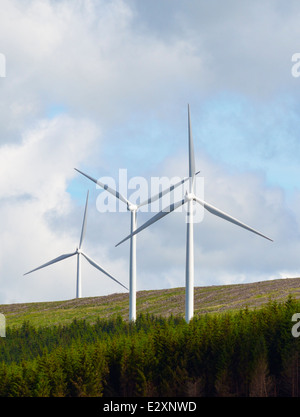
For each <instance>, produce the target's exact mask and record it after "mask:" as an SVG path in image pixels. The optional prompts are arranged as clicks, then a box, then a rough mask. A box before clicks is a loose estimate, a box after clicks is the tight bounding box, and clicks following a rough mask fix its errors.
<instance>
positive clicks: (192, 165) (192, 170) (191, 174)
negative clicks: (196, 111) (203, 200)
mask: <svg viewBox="0 0 300 417" xmlns="http://www.w3.org/2000/svg"><path fill="white" fill-rule="evenodd" d="M188 130H189V177H190V178H192V181H194V176H195V155H194V143H193V136H192V126H191V115H190V105H189V104H188Z"/></svg>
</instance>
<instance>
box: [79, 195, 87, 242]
mask: <svg viewBox="0 0 300 417" xmlns="http://www.w3.org/2000/svg"><path fill="white" fill-rule="evenodd" d="M88 200H89V191H88V192H87V196H86V202H85V209H84V216H83V222H82V229H81V236H80V242H79V249H80V248H81V245H82V242H83V239H84V236H85V230H86V213H87V207H88Z"/></svg>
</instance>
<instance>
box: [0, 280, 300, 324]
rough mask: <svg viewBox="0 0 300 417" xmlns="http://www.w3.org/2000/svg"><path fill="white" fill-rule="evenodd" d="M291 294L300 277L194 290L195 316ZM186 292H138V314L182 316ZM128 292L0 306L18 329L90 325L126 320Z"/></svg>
mask: <svg viewBox="0 0 300 417" xmlns="http://www.w3.org/2000/svg"><path fill="white" fill-rule="evenodd" d="M289 294H291V295H292V296H293V297H294V298H296V299H300V278H287V279H276V280H270V281H262V282H256V283H250V284H236V285H221V286H208V287H195V314H196V315H199V314H205V313H219V312H224V311H226V310H239V309H241V308H244V307H246V306H247V307H248V308H249V309H253V308H256V307H259V306H261V305H262V304H265V303H267V302H268V301H269V300H277V301H284V300H285V299H286V298H287V297H288V295H289ZM184 306H185V289H184V288H173V289H166V290H151V291H139V292H137V314H139V313H150V314H155V315H161V316H164V317H167V316H170V315H171V314H173V315H180V316H182V317H184V308H185V307H184ZM128 311H129V297H128V294H127V293H121V294H112V295H108V296H102V297H87V298H81V299H72V300H66V301H54V302H40V303H26V304H21V303H20V304H10V305H0V312H1V313H3V314H5V316H6V323H7V325H8V326H19V325H21V324H22V323H23V322H24V321H25V320H26V321H27V320H28V321H30V323H31V324H32V325H34V326H40V325H43V326H44V325H51V324H66V323H69V322H71V321H72V320H73V319H75V318H76V319H86V320H87V321H88V322H90V323H93V322H95V321H96V319H97V318H98V317H99V318H101V317H105V318H108V317H112V316H116V315H120V316H122V318H123V319H125V320H127V319H128Z"/></svg>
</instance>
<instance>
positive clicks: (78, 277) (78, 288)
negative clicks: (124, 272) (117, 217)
mask: <svg viewBox="0 0 300 417" xmlns="http://www.w3.org/2000/svg"><path fill="white" fill-rule="evenodd" d="M88 199H89V192H87V196H86V203H85V209H84V216H83V222H82V228H81V235H80V241H79V246H78V248H76V251H75V252H73V253H67V254H64V255H61V256H58V257H57V258H55V259H52V260H51V261H49V262H47V263H45V264H43V265H41V266H39V267H38V268H35V269H33V270H31V271H29V272H26V274H24V275H28V274H31V272H34V271H37V270H38V269H42V268H45V267H46V266H48V265H52V264H54V263H56V262H60V261H62V260H64V259H67V258H70V257H71V256H74V255H77V275H76V298H81V258H80V256H81V255H82V256H83V257H84V258H85V259H86V260H87V261H88V262H89V263H90V264H91V265H92V266H93V267H94V268H96V269H98V270H99V271H101V272H102V273H103V274H105V275H107V276H108V277H109V278H111V279H112V280H113V281H115V282H117V283H118V284H120V285H121V286H122V287H123V288H125V289H126V290H128V288H127V287H125V285H123V284H122V283H121V282H120V281H118V280H117V279H116V278H114V277H113V276H112V275H110V274H109V273H108V272H106V271H105V270H104V269H103V268H102V267H101V266H100V265H98V264H97V263H96V262H95V261H93V259H91V258H90V257H89V256H88V255H87V254H86V253H84V252H83V251H82V249H81V248H82V243H83V239H84V236H85V231H86V218H87V207H88Z"/></svg>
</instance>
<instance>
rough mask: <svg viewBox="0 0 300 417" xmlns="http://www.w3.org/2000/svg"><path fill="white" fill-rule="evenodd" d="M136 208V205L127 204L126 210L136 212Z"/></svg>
mask: <svg viewBox="0 0 300 417" xmlns="http://www.w3.org/2000/svg"><path fill="white" fill-rule="evenodd" d="M137 208H138V206H137V205H135V204H132V203H130V204H127V209H128V210H129V211H136V210H137Z"/></svg>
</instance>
